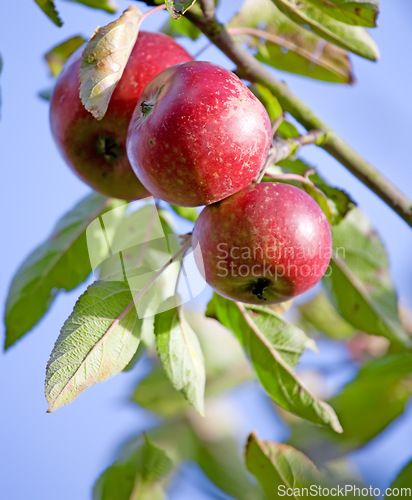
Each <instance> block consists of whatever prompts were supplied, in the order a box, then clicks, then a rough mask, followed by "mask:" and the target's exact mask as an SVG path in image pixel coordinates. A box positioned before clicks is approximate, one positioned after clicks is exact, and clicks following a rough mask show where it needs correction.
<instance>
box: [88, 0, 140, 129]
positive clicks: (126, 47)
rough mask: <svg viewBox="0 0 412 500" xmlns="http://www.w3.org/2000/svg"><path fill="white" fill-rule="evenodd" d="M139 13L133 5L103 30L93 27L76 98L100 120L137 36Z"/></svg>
mask: <svg viewBox="0 0 412 500" xmlns="http://www.w3.org/2000/svg"><path fill="white" fill-rule="evenodd" d="M141 17H142V13H141V12H140V10H139V9H138V8H136V7H134V6H132V5H131V6H130V7H129V8H128V9H126V10H125V11H124V13H123V14H122V16H121V17H120V18H119V19H118V20H117V21H114V22H112V23H110V24H108V25H107V26H104V27H103V28H97V30H96V31H95V32H94V34H93V36H92V37H91V39H90V40H89V42H88V44H87V45H86V48H85V49H84V52H83V56H82V62H81V64H80V71H79V80H80V98H81V100H82V103H83V104H84V107H85V108H86V109H87V111H90V113H91V114H92V115H93V116H94V117H95V118H96V119H97V120H101V119H102V118H103V117H104V115H105V113H106V111H107V108H108V106H109V102H110V98H111V97H112V94H113V92H114V89H115V88H116V85H117V84H118V83H119V80H120V78H121V77H122V75H123V71H124V68H125V66H126V64H127V61H128V60H129V56H130V53H131V52H132V49H133V47H134V45H135V43H136V40H137V35H138V33H139V27H140V19H141Z"/></svg>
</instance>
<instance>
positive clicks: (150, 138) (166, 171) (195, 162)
mask: <svg viewBox="0 0 412 500" xmlns="http://www.w3.org/2000/svg"><path fill="white" fill-rule="evenodd" d="M270 142H271V127H270V121H269V117H268V114H267V112H266V110H265V108H264V107H263V105H262V104H261V103H260V101H259V100H258V99H257V98H256V97H255V96H254V95H253V94H252V93H251V92H250V90H249V89H248V88H247V87H246V85H244V84H243V83H242V81H241V80H240V79H239V78H238V77H237V76H236V75H235V74H233V73H232V72H231V71H228V70H227V69H225V68H222V67H220V66H217V65H216V64H211V63H208V62H200V61H193V62H187V63H183V64H179V65H177V66H173V67H172V68H168V69H166V70H164V71H162V73H160V74H159V75H157V77H156V78H154V79H153V80H152V81H151V82H150V83H149V84H148V85H147V86H146V88H145V89H144V92H143V94H142V96H141V98H140V101H139V103H138V105H137V107H136V111H135V113H134V115H133V118H132V120H131V122H130V126H129V132H128V136H127V153H128V156H129V159H130V163H131V165H132V167H133V169H134V171H135V172H136V175H137V176H138V177H139V179H140V180H141V181H142V184H143V185H144V186H145V187H146V189H148V190H149V191H150V192H151V193H152V195H153V196H154V197H156V198H160V199H162V200H165V201H167V202H169V203H173V204H175V205H181V206H187V207H191V206H193V207H194V206H200V205H208V204H210V203H214V202H216V201H218V200H221V199H223V198H226V197H227V196H229V195H231V194H233V193H236V192H237V191H240V190H241V189H242V188H243V187H245V186H246V185H247V184H249V183H250V182H251V181H252V180H253V179H254V178H255V176H256V175H257V174H258V173H259V171H260V169H261V168H262V166H263V164H264V163H265V160H266V157H267V153H268V150H269V146H270Z"/></svg>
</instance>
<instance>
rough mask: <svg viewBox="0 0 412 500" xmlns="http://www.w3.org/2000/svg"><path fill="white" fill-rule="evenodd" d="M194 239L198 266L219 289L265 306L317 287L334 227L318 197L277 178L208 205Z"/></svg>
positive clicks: (195, 229) (326, 265) (230, 296)
mask: <svg viewBox="0 0 412 500" xmlns="http://www.w3.org/2000/svg"><path fill="white" fill-rule="evenodd" d="M192 242H193V247H194V255H195V260H196V263H197V266H198V268H199V270H200V272H201V273H202V275H203V277H204V278H205V280H206V281H207V283H208V284H209V285H210V286H211V287H212V288H213V289H214V290H215V291H216V292H217V293H219V294H220V295H223V296H224V297H227V298H229V299H233V300H237V301H240V302H246V303H250V304H260V305H268V304H276V303H279V302H283V301H287V300H290V299H293V298H294V297H296V296H298V295H301V294H302V293H304V292H306V291H308V290H310V289H311V288H313V287H314V286H315V285H316V283H318V281H319V280H320V279H321V278H322V276H323V275H324V274H325V272H326V270H327V268H328V265H329V261H330V258H331V255H332V236H331V231H330V226H329V223H328V220H327V219H326V216H325V215H324V213H323V211H322V209H321V208H320V207H319V205H318V204H317V203H316V202H315V200H314V199H313V198H312V197H311V196H309V195H308V194H307V193H306V192H305V191H303V190H302V189H299V188H297V187H295V186H291V185H288V184H282V183H272V182H263V183H260V184H250V185H249V186H247V187H246V188H244V189H243V190H242V191H240V192H238V193H236V194H234V195H233V196H230V197H229V198H226V199H225V200H223V201H221V202H219V203H216V204H214V205H209V206H207V207H205V208H204V210H203V211H202V212H201V214H200V216H199V218H198V219H197V221H196V224H195V227H194V231H193V235H192Z"/></svg>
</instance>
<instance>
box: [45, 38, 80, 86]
mask: <svg viewBox="0 0 412 500" xmlns="http://www.w3.org/2000/svg"><path fill="white" fill-rule="evenodd" d="M85 41H86V40H85V39H84V38H82V37H81V36H74V37H72V38H69V39H68V40H66V41H64V42H62V43H60V44H59V45H56V46H55V47H53V48H52V49H51V50H49V52H47V54H46V55H45V56H44V57H45V58H46V61H47V64H48V65H49V68H50V72H51V74H52V75H53V76H54V77H56V76H58V75H59V74H60V72H61V70H62V69H63V66H64V64H65V62H66V61H67V59H68V58H69V57H70V56H71V55H72V54H73V52H75V51H76V50H77V49H78V48H79V47H80V46H81V45H83V43H84V42H85Z"/></svg>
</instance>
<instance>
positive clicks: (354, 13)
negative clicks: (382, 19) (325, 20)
mask: <svg viewBox="0 0 412 500" xmlns="http://www.w3.org/2000/svg"><path fill="white" fill-rule="evenodd" d="M309 2H310V3H313V5H315V6H316V7H317V8H318V9H320V10H321V11H322V12H324V13H325V14H328V15H329V16H330V17H333V18H334V19H337V20H338V21H341V22H342V23H346V24H354V25H356V26H365V27H367V28H373V27H375V26H376V19H377V17H378V14H379V2H378V1H377V0H368V1H366V2H365V1H364V0H309Z"/></svg>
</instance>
